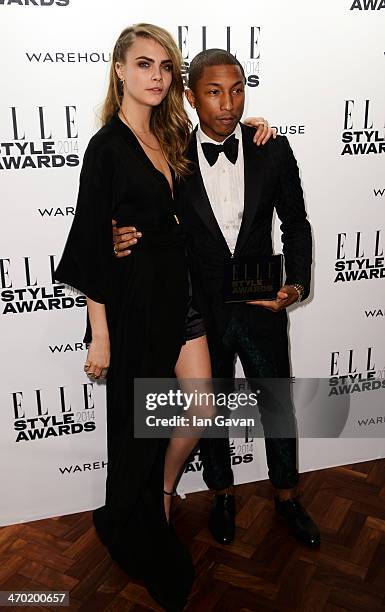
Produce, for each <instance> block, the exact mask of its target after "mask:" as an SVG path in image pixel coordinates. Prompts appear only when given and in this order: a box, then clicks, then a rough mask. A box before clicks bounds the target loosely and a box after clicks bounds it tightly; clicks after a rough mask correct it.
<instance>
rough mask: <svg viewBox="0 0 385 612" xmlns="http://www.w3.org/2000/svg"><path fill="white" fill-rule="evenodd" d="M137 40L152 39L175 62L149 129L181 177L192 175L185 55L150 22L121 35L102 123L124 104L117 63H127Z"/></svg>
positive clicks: (168, 36) (113, 57) (111, 71)
mask: <svg viewBox="0 0 385 612" xmlns="http://www.w3.org/2000/svg"><path fill="white" fill-rule="evenodd" d="M136 37H142V38H152V39H153V40H155V41H156V42H158V43H159V44H160V45H162V47H163V48H164V49H165V50H166V51H167V53H168V55H169V57H170V59H171V61H172V81H171V85H170V89H169V90H168V93H167V96H166V97H165V98H164V100H163V101H162V102H161V103H160V104H159V106H156V107H154V108H153V110H152V113H151V119H150V128H151V130H152V132H153V133H154V134H155V135H156V137H157V138H158V140H159V144H160V146H161V148H162V151H163V153H164V156H165V158H166V159H167V161H168V163H169V164H170V166H171V167H172V169H173V170H174V172H175V174H176V175H177V176H178V177H179V178H180V177H182V176H185V175H187V174H189V173H190V172H191V170H190V162H189V160H188V159H187V157H186V149H187V146H188V142H189V138H190V130H191V122H190V120H189V118H188V115H187V113H186V111H185V108H184V105H183V93H184V84H183V79H182V56H181V54H180V51H179V49H178V47H177V45H176V43H175V41H174V39H173V37H172V36H171V34H169V32H167V30H164V29H163V28H160V27H158V26H155V25H152V24H149V23H138V24H135V25H132V26H130V27H128V28H126V29H125V30H123V32H122V33H121V34H120V36H119V38H118V40H117V41H116V44H115V47H114V51H113V54H112V61H111V69H110V78H109V85H108V90H107V96H106V99H105V101H104V104H103V107H102V112H101V123H102V125H105V124H106V123H107V122H108V121H109V120H110V119H111V117H112V116H113V115H115V114H116V113H117V112H118V111H119V109H120V107H121V104H122V100H123V88H122V86H121V83H120V81H119V77H118V75H117V73H116V70H115V64H116V62H120V63H122V64H124V63H125V60H126V52H127V50H128V49H129V48H130V47H131V46H132V45H133V43H134V42H135V39H136Z"/></svg>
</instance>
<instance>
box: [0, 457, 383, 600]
mask: <svg viewBox="0 0 385 612" xmlns="http://www.w3.org/2000/svg"><path fill="white" fill-rule="evenodd" d="M301 485H302V488H303V489H304V493H303V498H302V501H303V503H304V505H305V506H306V508H307V509H308V510H309V512H310V513H311V514H312V516H313V518H314V519H315V520H316V521H317V522H318V524H319V526H320V528H321V532H322V544H321V548H320V549H319V550H316V551H312V550H308V549H307V548H305V547H304V546H301V545H300V544H297V542H296V541H295V540H294V539H293V538H292V537H291V536H290V535H289V534H288V531H287V527H286V525H285V523H284V522H283V521H282V520H281V519H280V518H279V517H277V516H276V515H275V513H274V511H273V502H272V492H271V488H270V485H269V483H268V482H266V481H264V482H259V483H251V484H247V485H241V486H239V487H237V488H236V493H237V507H238V513H237V537H236V540H235V542H234V544H232V545H231V546H220V545H217V544H216V543H215V542H213V540H212V539H211V537H210V535H209V533H208V530H207V527H206V522H207V514H208V511H209V508H210V503H211V498H210V494H209V493H206V492H205V493H194V494H192V495H188V496H187V498H186V500H179V499H177V500H176V501H175V511H174V522H175V524H176V528H177V531H178V532H179V534H180V536H181V537H182V539H184V540H185V541H186V542H187V543H188V545H189V546H190V549H191V550H192V553H193V557H194V561H195V564H196V568H197V574H198V577H197V580H196V583H195V588H194V591H193V594H192V597H191V603H190V605H189V606H188V608H187V610H188V612H208V611H210V610H215V611H216V612H236V611H238V610H239V611H242V612H247V611H249V610H252V611H254V610H255V611H258V612H263V611H265V610H266V611H267V610H304V611H306V612H308V611H309V612H318V611H321V610H322V611H325V612H338V611H341V610H357V611H360V612H364V611H368V612H376V611H377V610H384V611H385V460H378V461H371V462H368V463H360V464H356V465H351V466H345V467H341V468H333V469H328V470H320V471H317V472H312V473H309V474H303V476H302V479H301ZM12 589H26V590H27V589H31V590H44V589H45V590H48V589H53V590H60V589H63V590H64V589H65V590H69V591H70V602H71V604H70V607H69V608H68V607H66V608H62V609H64V610H85V611H88V610H89V611H90V612H96V611H98V610H109V611H119V612H120V611H122V610H130V611H132V612H145V611H149V610H160V608H158V607H157V606H156V605H155V604H154V603H153V601H152V600H151V599H150V598H149V596H148V595H147V594H146V591H145V590H144V588H143V587H142V586H141V585H140V584H139V583H136V582H133V581H130V579H129V578H128V577H127V576H126V575H125V574H124V573H123V572H122V571H121V570H120V569H119V568H118V567H117V566H116V565H115V564H114V563H113V562H112V561H111V560H110V558H109V556H108V554H107V552H106V549H105V548H104V547H103V545H102V544H101V543H100V542H99V541H98V539H97V536H96V534H95V531H94V529H93V526H92V521H91V513H90V512H84V513H79V514H74V515H67V516H63V517H57V518H53V519H48V520H41V521H34V522H32V523H24V524H21V525H14V526H10V527H3V528H1V529H0V590H12ZM1 609H4V610H9V609H12V608H5V607H4V608H1ZM17 609H20V610H26V609H30V610H38V609H40V610H47V609H49V608H47V607H46V608H36V607H35V608H17ZM51 609H55V610H57V609H58V608H51Z"/></svg>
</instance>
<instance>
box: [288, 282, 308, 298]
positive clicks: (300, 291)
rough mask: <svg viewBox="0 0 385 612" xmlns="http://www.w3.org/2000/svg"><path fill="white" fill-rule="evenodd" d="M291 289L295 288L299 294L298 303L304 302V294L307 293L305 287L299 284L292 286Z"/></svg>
mask: <svg viewBox="0 0 385 612" xmlns="http://www.w3.org/2000/svg"><path fill="white" fill-rule="evenodd" d="M291 287H294V289H295V290H296V292H297V293H298V299H297V302H300V301H301V300H302V298H303V294H304V292H305V287H304V286H303V285H300V284H299V283H295V284H294V285H291Z"/></svg>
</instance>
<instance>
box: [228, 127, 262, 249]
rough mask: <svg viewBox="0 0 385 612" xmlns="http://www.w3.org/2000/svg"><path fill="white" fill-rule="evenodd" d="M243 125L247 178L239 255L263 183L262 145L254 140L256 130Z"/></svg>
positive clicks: (237, 244)
mask: <svg viewBox="0 0 385 612" xmlns="http://www.w3.org/2000/svg"><path fill="white" fill-rule="evenodd" d="M240 125H241V129H242V141H243V163H244V177H245V178H244V180H245V201H244V208H243V216H242V223H241V227H240V229H239V234H238V238H237V243H236V245H235V250H234V255H239V254H240V252H241V250H242V248H243V246H244V244H245V242H246V239H247V236H248V234H249V231H250V228H251V225H252V223H253V220H254V217H255V213H256V211H257V207H258V201H259V198H260V194H261V189H262V183H263V172H261V165H262V147H257V146H256V145H255V144H254V142H253V136H254V133H255V132H254V130H250V129H249V128H247V127H246V126H244V125H242V124H240Z"/></svg>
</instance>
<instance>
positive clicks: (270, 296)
mask: <svg viewBox="0 0 385 612" xmlns="http://www.w3.org/2000/svg"><path fill="white" fill-rule="evenodd" d="M282 274H283V256H282V255H269V256H261V257H236V258H235V257H234V258H233V257H232V258H231V259H230V260H229V261H228V262H226V264H225V277H224V287H223V294H224V301H225V302H250V301H254V300H275V299H276V297H277V292H278V291H279V290H280V288H281V287H282Z"/></svg>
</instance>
